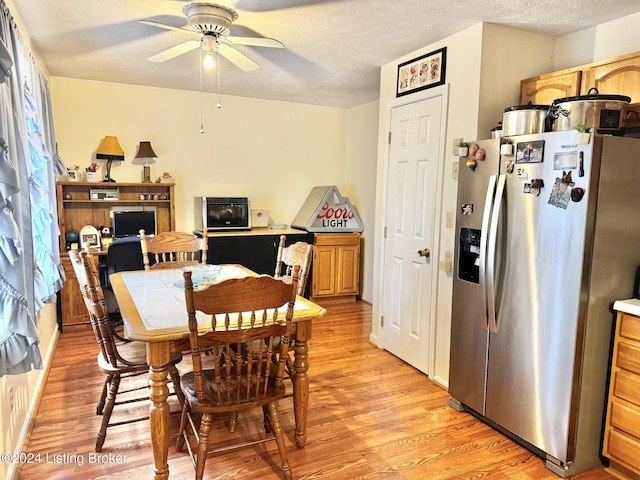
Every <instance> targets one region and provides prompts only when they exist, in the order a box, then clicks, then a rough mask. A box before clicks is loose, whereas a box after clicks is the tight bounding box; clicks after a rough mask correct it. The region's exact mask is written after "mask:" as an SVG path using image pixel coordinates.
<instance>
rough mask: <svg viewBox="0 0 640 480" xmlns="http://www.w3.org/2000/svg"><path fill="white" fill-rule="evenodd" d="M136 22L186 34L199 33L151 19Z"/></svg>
mask: <svg viewBox="0 0 640 480" xmlns="http://www.w3.org/2000/svg"><path fill="white" fill-rule="evenodd" d="M138 23H143V24H145V25H151V26H152V27H159V28H164V29H165V30H172V31H174V32H180V33H186V34H187V35H197V36H199V35H200V33H199V32H194V31H193V30H189V29H188V28H180V27H174V26H173V25H167V24H166V23H160V22H154V21H151V20H138Z"/></svg>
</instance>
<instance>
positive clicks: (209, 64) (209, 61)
mask: <svg viewBox="0 0 640 480" xmlns="http://www.w3.org/2000/svg"><path fill="white" fill-rule="evenodd" d="M203 66H204V68H206V69H207V70H211V69H212V68H213V67H215V66H216V60H215V58H214V56H213V52H207V53H206V54H205V55H204V62H203Z"/></svg>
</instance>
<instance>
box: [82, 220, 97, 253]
mask: <svg viewBox="0 0 640 480" xmlns="http://www.w3.org/2000/svg"><path fill="white" fill-rule="evenodd" d="M87 244H88V245H89V247H90V248H100V232H99V231H98V229H97V228H96V227H93V226H91V225H85V226H84V227H82V229H81V230H80V245H81V248H84V246H85V245H87Z"/></svg>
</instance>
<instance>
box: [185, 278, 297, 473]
mask: <svg viewBox="0 0 640 480" xmlns="http://www.w3.org/2000/svg"><path fill="white" fill-rule="evenodd" d="M298 274H299V267H295V269H294V271H293V277H292V281H291V283H287V282H284V281H282V280H277V279H275V278H273V277H270V276H268V275H260V276H257V277H246V278H241V279H229V280H225V281H223V282H221V283H217V284H213V285H210V286H208V287H206V288H204V289H202V290H198V291H194V290H193V282H192V280H191V272H188V271H187V272H184V279H185V299H186V305H187V312H188V317H189V331H190V333H189V344H190V347H191V354H192V363H193V371H192V372H189V373H186V374H184V375H183V377H182V390H183V392H184V396H185V403H184V407H183V409H182V418H181V420H180V433H181V434H180V436H179V437H178V442H177V449H178V451H181V450H182V448H183V446H184V445H185V444H186V446H187V449H188V450H189V454H190V455H191V459H192V462H193V464H194V467H195V470H196V475H195V478H196V480H200V479H202V476H203V473H204V466H205V461H206V458H207V453H209V454H210V453H215V452H220V451H227V450H229V449H232V448H240V447H244V446H249V445H254V444H256V443H262V442H265V441H269V440H273V439H275V441H276V444H277V446H278V451H279V453H280V459H281V463H282V472H283V475H284V478H285V479H291V468H290V467H289V463H288V460H287V452H286V446H285V437H284V432H283V430H282V426H281V425H280V419H279V417H278V407H277V401H278V400H279V399H280V398H282V397H283V395H284V393H285V387H284V384H283V382H282V379H283V375H284V371H285V364H284V358H285V357H284V356H280V357H279V359H280V360H278V361H277V363H274V362H273V345H274V344H275V343H277V342H280V344H281V345H282V347H281V348H282V353H283V354H284V355H285V356H286V354H287V350H288V347H289V337H290V331H291V319H292V318H293V308H294V304H295V301H296V291H297V287H298ZM196 312H202V313H203V314H205V315H208V316H211V325H210V329H209V330H208V331H207V332H206V333H199V332H198V320H197V319H196ZM200 321H202V318H201V317H200ZM200 327H202V323H201V324H200ZM240 344H245V345H247V348H238V345H240ZM203 348H211V349H212V352H213V353H212V355H213V366H214V367H213V368H212V369H209V370H204V369H203V368H202V362H203V359H202V350H203ZM207 360H211V359H210V358H208V359H207ZM256 407H262V409H263V412H264V414H265V427H267V428H266V430H267V434H266V435H264V436H262V437H261V438H260V439H257V440H251V441H245V442H242V443H239V444H236V445H233V446H224V447H220V448H216V449H212V450H211V451H209V452H208V444H209V434H210V431H211V421H212V417H213V416H214V415H216V414H220V413H232V412H237V411H244V410H249V409H252V408H256ZM194 414H196V415H201V420H200V424H199V426H198V425H197V424H196V422H195V420H194V417H193V415H194ZM190 434H191V435H193V436H194V437H195V439H196V441H197V443H198V445H197V449H196V448H195V447H192V446H191V443H190V441H189V435H190ZM194 450H196V451H194Z"/></svg>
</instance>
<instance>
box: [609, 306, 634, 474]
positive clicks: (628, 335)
mask: <svg viewBox="0 0 640 480" xmlns="http://www.w3.org/2000/svg"><path fill="white" fill-rule="evenodd" d="M602 453H603V455H604V456H606V457H607V458H609V459H610V460H611V462H610V466H609V468H610V469H611V470H612V471H614V472H615V473H616V476H622V477H623V478H631V479H636V480H637V479H640V317H638V316H635V315H630V314H628V313H624V312H618V315H617V321H616V333H615V338H614V344H613V356H612V361H611V379H610V384H609V397H608V402H607V415H606V423H605V431H604V442H603V449H602Z"/></svg>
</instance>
